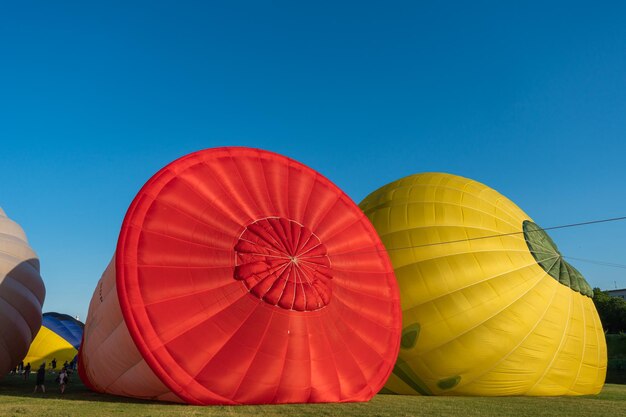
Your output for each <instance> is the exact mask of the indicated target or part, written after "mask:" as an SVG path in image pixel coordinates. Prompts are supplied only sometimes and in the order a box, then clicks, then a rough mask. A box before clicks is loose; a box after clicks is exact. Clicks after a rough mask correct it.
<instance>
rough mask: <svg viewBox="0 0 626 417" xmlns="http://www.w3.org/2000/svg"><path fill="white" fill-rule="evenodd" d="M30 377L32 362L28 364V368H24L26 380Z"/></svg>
mask: <svg viewBox="0 0 626 417" xmlns="http://www.w3.org/2000/svg"><path fill="white" fill-rule="evenodd" d="M29 376H30V362H28V363H27V364H26V366H25V367H24V379H28V377H29Z"/></svg>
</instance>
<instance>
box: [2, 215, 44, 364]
mask: <svg viewBox="0 0 626 417" xmlns="http://www.w3.org/2000/svg"><path fill="white" fill-rule="evenodd" d="M45 295H46V290H45V288H44V285H43V281H42V280H41V276H40V275H39V259H38V258H37V255H36V254H35V252H34V251H33V250H32V249H31V247H30V246H29V245H28V240H27V239H26V235H25V234H24V231H23V230H22V228H21V227H20V226H19V225H18V224H17V223H15V222H14V221H12V220H11V219H9V218H8V217H7V216H6V214H4V211H3V210H2V209H1V208H0V376H2V375H4V374H5V373H7V372H8V371H9V369H12V368H13V367H15V366H16V365H17V363H18V362H19V361H20V360H21V359H22V358H23V357H24V355H25V354H26V352H27V351H28V346H29V345H30V343H31V341H32V340H33V338H34V337H35V335H36V334H37V331H39V327H40V326H41V306H42V305H43V300H44V297H45Z"/></svg>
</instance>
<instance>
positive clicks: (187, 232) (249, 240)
mask: <svg viewBox="0 0 626 417" xmlns="http://www.w3.org/2000/svg"><path fill="white" fill-rule="evenodd" d="M400 331H401V311H400V302H399V294H398V289H397V284H396V281H395V278H394V276H393V269H392V267H391V263H390V262H389V258H388V256H387V254H386V252H385V249H384V247H383V246H382V244H381V243H380V240H379V238H378V236H377V235H376V231H375V230H374V228H373V227H372V225H371V223H370V222H369V221H368V220H367V218H366V217H365V215H364V214H363V213H362V212H361V210H360V209H359V208H358V207H357V206H356V205H355V204H354V203H353V202H352V201H351V200H350V199H349V198H348V197H347V196H346V195H345V194H344V193H343V192H341V191H340V190H339V189H338V188H337V187H336V186H335V185H334V184H332V183H331V182H330V181H328V180H327V179H326V178H324V177H322V176H321V175H320V174H318V173H316V172H315V171H313V170H312V169H310V168H308V167H306V166H304V165H302V164H300V163H298V162H296V161H293V160H291V159H288V158H285V157H283V156H280V155H277V154H274V153H270V152H266V151H261V150H255V149H247V148H218V149H209V150H205V151H201V152H197V153H194V154H191V155H188V156H186V157H183V158H181V159H179V160H177V161H174V162H173V163H171V164H170V165H168V166H166V167H165V168H164V169H162V170H161V171H160V172H158V173H157V174H156V175H155V176H154V177H152V178H151V179H150V180H149V181H148V182H147V183H146V185H145V186H144V187H143V188H142V190H141V191H140V192H139V194H138V195H137V197H136V198H135V200H134V201H133V203H132V205H131V206H130V208H129V210H128V212H127V214H126V217H125V219H124V223H123V225H122V230H121V233H120V237H119V240H118V245H117V250H116V252H115V257H114V259H113V261H111V263H110V265H109V267H108V269H107V270H106V271H105V272H104V274H103V276H102V279H101V280H100V282H99V284H98V287H97V289H96V291H95V293H94V297H93V299H92V301H91V304H90V307H89V314H88V318H87V322H86V324H85V334H84V342H83V344H82V346H81V350H80V353H79V372H80V373H81V377H82V379H83V381H84V382H86V384H87V385H89V386H91V387H92V388H93V389H95V390H97V391H102V392H107V393H111V394H118V395H125V396H131V397H140V398H152V399H159V400H166V401H178V402H187V403H191V404H243V403H245V404H259V403H294V402H303V403H305V402H335V401H338V402H339V401H341V402H345V401H366V400H368V399H370V398H371V397H372V396H373V395H374V394H375V393H376V392H378V390H379V389H380V388H382V386H383V384H384V382H385V381H386V380H387V377H388V376H389V374H390V372H391V370H392V368H393V366H394V363H395V359H396V356H397V352H398V349H399V343H400Z"/></svg>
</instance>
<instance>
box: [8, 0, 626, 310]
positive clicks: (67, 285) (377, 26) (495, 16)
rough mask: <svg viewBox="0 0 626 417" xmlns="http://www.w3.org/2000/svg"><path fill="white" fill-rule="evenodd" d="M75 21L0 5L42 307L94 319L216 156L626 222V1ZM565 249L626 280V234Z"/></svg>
mask: <svg viewBox="0 0 626 417" xmlns="http://www.w3.org/2000/svg"><path fill="white" fill-rule="evenodd" d="M54 3H56V2H54ZM58 3H61V4H53V3H51V2H28V1H24V2H4V3H3V4H2V5H1V6H0V164H1V165H0V166H1V168H0V169H1V172H2V178H1V179H0V206H2V207H3V208H4V210H5V211H6V213H7V214H8V215H9V216H10V217H11V218H13V219H14V220H16V221H17V222H19V223H20V224H21V225H22V227H23V228H24V229H25V231H26V233H27V235H28V238H29V240H30V243H31V245H32V246H33V248H34V249H35V250H36V251H37V253H38V254H39V257H40V259H41V265H42V276H43V278H44V280H45V284H46V288H47V298H46V303H45V305H44V311H59V312H65V313H68V314H72V315H79V316H80V317H81V318H82V319H84V318H85V316H86V313H87V307H88V303H89V300H90V299H91V295H92V293H93V290H94V288H95V285H96V283H97V280H98V279H99V277H100V274H101V273H102V271H103V270H104V268H105V266H106V264H107V263H108V262H109V260H110V258H111V256H112V255H113V252H114V249H115V244H116V240H117V234H118V232H119V228H120V225H121V221H122V219H123V216H124V214H125V211H126V209H127V208H128V205H129V204H130V202H131V201H132V199H133V197H134V195H135V194H136V192H137V191H138V190H139V189H140V188H141V186H142V185H143V184H144V182H145V181H146V180H147V179H148V178H149V177H150V176H151V175H152V174H154V173H155V172H156V171H158V170H159V169H160V168H161V167H163V166H164V165H166V164H167V163H169V162H171V161H172V160H174V159H176V158H178V157H180V156H182V155H184V154H187V153H189V152H192V151H196V150H199V149H204V148H209V147H215V146H225V145H238V146H252V147H258V148H263V149H267V150H271V151H274V152H278V153H281V154H284V155H287V156H289V157H292V158H294V159H297V160H299V161H300V162H303V163H305V164H307V165H309V166H311V167H312V168H314V169H316V170H318V171H319V172H320V173H322V174H324V175H325V176H327V177H328V178H329V179H331V180H332V181H333V182H335V183H336V184H337V185H338V186H339V187H341V188H342V189H343V190H344V191H345V192H346V193H347V194H348V195H349V196H350V197H351V198H352V199H353V200H355V201H356V202H359V201H360V200H361V199H362V198H363V197H365V196H366V195H367V194H368V193H369V192H371V191H373V190H375V189H376V188H378V187H380V186H382V185H384V184H386V183H388V182H390V181H393V180H395V179H397V178H400V177H402V176H405V175H409V174H413V173H418V172H426V171H442V172H450V173H454V174H459V175H463V176H466V177H469V178H472V179H475V180H478V181H480V182H483V183H485V184H487V185H488V186H490V187H492V188H495V189H496V190H498V191H499V192H501V193H502V194H504V195H506V196H507V197H509V198H510V199H511V200H513V201H514V202H516V203H517V204H518V205H519V206H520V207H521V208H522V209H523V210H525V211H526V212H527V213H528V214H529V215H530V216H532V217H533V218H534V220H535V221H536V222H537V223H538V224H540V225H542V226H543V227H550V226H557V225H562V224H568V223H576V222H581V221H588V220H596V219H603V218H610V217H618V216H626V208H625V207H626V204H625V203H626V192H625V191H624V183H625V182H626V181H625V180H626V157H625V153H626V152H625V151H626V25H624V21H626V5H625V4H624V2H620V1H607V2H602V3H598V2H592V1H588V2H580V1H567V2H558V1H555V2H549V4H545V3H547V2H524V4H517V5H511V4H504V3H508V2H496V1H490V2H484V1H477V2H428V3H427V2H415V1H408V2H367V1H365V2H363V1H359V2H348V1H346V2H322V1H316V2H308V3H303V2H293V1H284V2H243V1H224V2H200V1H198V2H174V1H172V2H162V1H150V2H102V3H101V4H86V3H85V2H78V1H77V2H58ZM129 3H132V4H129ZM551 235H552V237H553V238H554V240H555V241H556V243H557V244H558V245H559V248H560V249H561V250H562V252H563V253H564V254H565V255H566V256H571V257H577V258H584V259H590V260H595V261H605V262H612V263H618V264H626V221H623V222H614V223H606V224H599V225H591V226H585V227H579V228H570V229H563V230H560V231H554V232H553V233H551ZM571 263H572V264H574V265H575V266H576V267H578V268H579V269H580V270H581V272H583V274H584V275H585V276H586V277H587V279H588V281H589V282H590V283H591V284H592V286H600V287H602V288H605V289H607V288H613V287H614V286H615V285H617V286H618V287H619V288H624V287H626V269H622V268H610V267H606V266H600V265H595V264H592V263H587V262H580V261H572V262H571Z"/></svg>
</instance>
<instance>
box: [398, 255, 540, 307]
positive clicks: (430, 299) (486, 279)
mask: <svg viewBox="0 0 626 417" xmlns="http://www.w3.org/2000/svg"><path fill="white" fill-rule="evenodd" d="M482 252H500V251H482ZM520 252H522V251H520ZM470 253H472V252H466V253H460V254H459V255H464V254H470ZM455 255H456V254H455ZM438 258H445V256H441V257H438ZM438 258H431V259H429V261H430V260H433V259H438ZM417 263H419V262H413V263H411V264H407V265H405V266H402V267H400V268H398V270H399V269H402V268H405V267H409V266H413V265H415V264H417ZM536 264H537V263H536V262H535V261H534V260H533V262H532V263H530V264H526V265H524V266H521V267H519V268H516V269H512V270H510V271H506V273H504V274H498V275H490V276H489V277H487V278H485V279H482V280H480V281H474V282H472V283H471V284H469V285H466V286H464V287H459V288H455V289H454V291H450V292H446V293H445V294H441V295H438V296H436V297H433V298H429V299H427V300H423V301H421V302H420V303H419V304H415V305H412V306H411V307H410V308H417V307H420V306H422V305H424V304H426V303H431V302H433V301H435V300H438V299H440V298H443V297H447V296H449V295H451V294H454V293H456V292H458V291H462V290H465V289H468V288H471V287H474V286H476V285H480V284H484V283H486V282H487V281H490V280H492V279H496V278H501V277H505V276H507V275H509V274H511V273H513V272H517V271H520V270H522V269H525V268H529V267H532V266H533V265H536ZM541 271H542V272H545V271H544V270H543V269H541ZM524 295H525V294H522V296H524Z"/></svg>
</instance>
